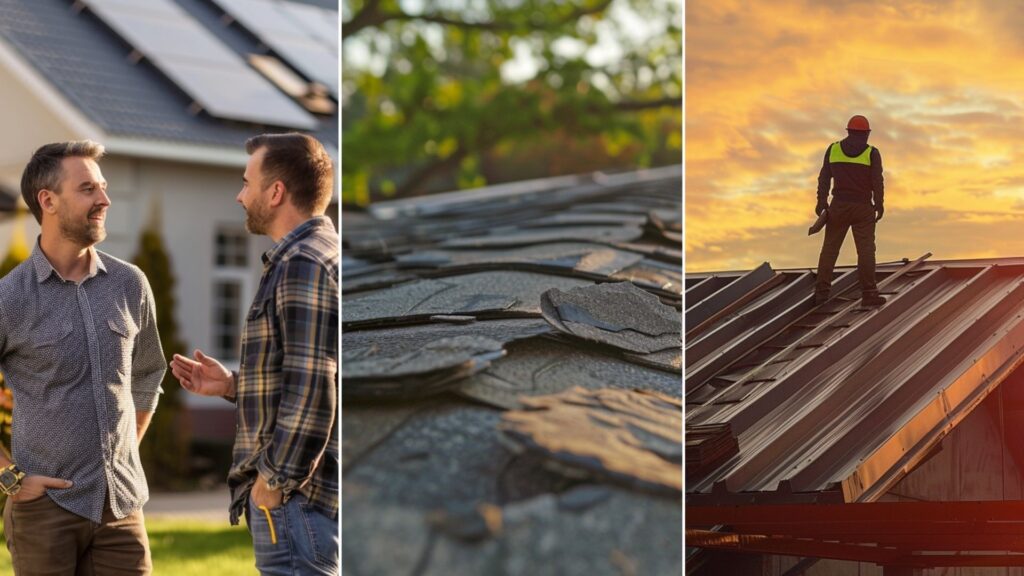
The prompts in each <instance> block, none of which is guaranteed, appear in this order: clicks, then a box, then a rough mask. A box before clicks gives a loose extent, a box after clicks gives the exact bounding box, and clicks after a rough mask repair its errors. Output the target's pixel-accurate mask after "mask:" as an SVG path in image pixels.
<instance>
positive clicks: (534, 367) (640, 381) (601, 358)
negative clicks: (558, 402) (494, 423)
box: [456, 338, 682, 409]
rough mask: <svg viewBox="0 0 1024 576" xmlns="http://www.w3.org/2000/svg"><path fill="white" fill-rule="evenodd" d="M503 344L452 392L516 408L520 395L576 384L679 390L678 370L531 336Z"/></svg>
mask: <svg viewBox="0 0 1024 576" xmlns="http://www.w3.org/2000/svg"><path fill="white" fill-rule="evenodd" d="M507 348H508V355H507V356H505V357H504V358H501V359H499V360H496V361H495V362H494V363H492V364H491V365H490V366H489V367H488V368H487V369H486V370H484V371H482V372H480V373H478V374H474V375H473V376H471V377H469V378H467V379H466V380H464V381H462V382H460V383H459V385H458V388H457V389H456V390H457V392H458V393H459V394H460V395H462V396H466V397H467V398H472V399H474V400H476V401H478V402H483V403H484V404H489V405H491V406H495V407H497V408H502V409H515V408H521V407H522V405H521V404H520V402H519V397H520V396H540V395H546V394H555V393H558V392H562V391H564V390H568V389H569V388H572V387H575V386H580V387H583V388H588V389H592V390H597V389H600V388H609V387H618V388H622V389H626V390H631V389H634V388H641V389H645V390H651V391H655V392H661V393H663V394H667V395H669V396H673V397H678V396H680V395H681V394H682V387H681V386H680V385H679V375H678V374H675V373H670V372H666V371H664V370H663V369H652V368H649V367H646V366H638V365H637V364H636V363H633V362H630V361H626V360H623V359H620V358H616V357H614V356H609V355H608V354H603V353H601V352H600V351H598V350H591V349H588V347H586V346H579V345H578V344H575V345H574V344H573V343H569V342H562V341H556V340H552V339H550V338H534V339H529V340H523V341H521V342H514V343H512V344H509V345H508V347H507Z"/></svg>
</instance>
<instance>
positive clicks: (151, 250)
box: [132, 218, 190, 487]
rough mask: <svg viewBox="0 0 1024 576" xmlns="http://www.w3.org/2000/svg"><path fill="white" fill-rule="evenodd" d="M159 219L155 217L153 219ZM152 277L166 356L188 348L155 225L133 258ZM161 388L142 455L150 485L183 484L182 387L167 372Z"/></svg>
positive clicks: (185, 447)
mask: <svg viewBox="0 0 1024 576" xmlns="http://www.w3.org/2000/svg"><path fill="white" fill-rule="evenodd" d="M155 220H156V219H155V218H154V221H155ZM132 263H134V264H135V265H136V266H138V267H139V268H140V269H142V271H143V272H144V273H145V274H146V277H147V278H148V279H149V285H150V286H151V287H152V288H153V300H154V303H155V304H156V322H157V329H158V331H159V333H160V343H161V345H162V347H163V354H164V358H170V357H171V356H173V355H174V354H181V353H184V351H185V346H184V344H182V343H181V340H180V339H179V338H178V323H177V321H176V320H175V317H174V311H175V308H176V304H175V301H174V300H175V299H174V284H175V281H174V275H173V274H172V272H171V262H170V258H169V257H168V256H167V251H166V249H165V248H164V242H163V238H162V237H161V235H160V232H159V231H158V230H157V227H156V225H155V224H151V225H149V226H147V228H146V229H145V230H144V231H143V232H142V236H141V237H140V239H139V251H138V253H137V254H136V255H135V256H134V257H133V258H132ZM161 387H162V388H163V390H164V393H163V394H162V395H161V398H160V404H159V405H158V406H157V409H156V411H155V412H154V413H153V419H152V421H151V422H150V425H149V430H148V431H147V432H146V437H145V440H144V441H143V442H142V444H140V445H139V455H140V456H141V458H142V465H143V468H145V470H146V477H147V478H148V479H149V482H150V485H158V486H160V485H162V486H163V487H180V486H181V485H183V484H185V483H186V480H187V475H188V472H189V463H188V454H189V452H188V447H189V441H190V438H189V435H188V432H187V427H186V426H183V425H182V422H181V419H182V401H181V393H180V386H178V383H177V381H176V380H175V379H174V376H173V375H172V374H171V373H170V371H168V372H167V374H166V375H165V376H164V379H163V382H161Z"/></svg>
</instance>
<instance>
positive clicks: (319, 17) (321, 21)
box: [282, 2, 340, 52]
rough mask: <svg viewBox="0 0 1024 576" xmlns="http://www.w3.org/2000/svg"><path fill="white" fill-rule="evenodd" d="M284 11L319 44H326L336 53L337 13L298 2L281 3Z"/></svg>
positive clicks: (337, 36) (337, 37)
mask: <svg viewBox="0 0 1024 576" xmlns="http://www.w3.org/2000/svg"><path fill="white" fill-rule="evenodd" d="M282 5H283V6H284V8H285V11H286V12H288V13H289V14H291V15H292V16H293V17H294V18H295V20H297V21H298V22H300V23H301V24H302V25H303V26H305V27H306V29H308V30H309V31H310V32H312V33H313V35H315V36H316V37H317V39H319V40H320V41H321V42H326V43H327V44H329V45H330V46H331V47H332V48H334V51H335V52H337V51H338V41H339V36H340V28H339V24H338V11H337V10H326V9H324V8H320V7H319V6H313V5H310V4H300V3H299V2H283V3H282Z"/></svg>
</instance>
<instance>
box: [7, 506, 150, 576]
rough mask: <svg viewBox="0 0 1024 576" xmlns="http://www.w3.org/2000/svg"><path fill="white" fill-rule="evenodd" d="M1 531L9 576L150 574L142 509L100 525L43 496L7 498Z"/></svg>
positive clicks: (106, 514)
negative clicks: (11, 571) (9, 563)
mask: <svg viewBox="0 0 1024 576" xmlns="http://www.w3.org/2000/svg"><path fill="white" fill-rule="evenodd" d="M4 533H5V534H6V536H7V549H8V550H9V551H10V552H11V560H12V562H13V564H14V574H15V576H40V575H45V576H148V575H149V574H152V572H153V563H152V560H151V559H150V555H149V537H148V536H147V535H146V525H145V521H144V520H143V517H142V510H139V511H136V512H135V513H133V514H130V515H129V516H127V517H125V518H122V519H120V520H118V519H117V518H115V517H114V513H113V512H112V511H111V510H110V505H109V503H108V504H107V506H106V507H105V508H104V511H103V522H102V523H100V524H97V523H95V522H93V521H92V520H89V519H88V518H82V517H81V516H79V515H77V514H73V513H71V512H68V511H67V510H65V509H63V508H61V507H60V506H58V505H57V504H56V503H55V502H54V501H53V500H52V499H50V497H49V496H45V495H44V496H42V497H40V498H36V499H34V500H29V501H27V502H12V501H11V499H10V498H8V499H7V505H6V506H5V507H4Z"/></svg>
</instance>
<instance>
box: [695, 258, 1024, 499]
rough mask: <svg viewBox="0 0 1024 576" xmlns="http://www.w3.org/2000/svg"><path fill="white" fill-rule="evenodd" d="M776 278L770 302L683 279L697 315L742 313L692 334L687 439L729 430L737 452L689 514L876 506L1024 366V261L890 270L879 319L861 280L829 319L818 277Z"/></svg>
mask: <svg viewBox="0 0 1024 576" xmlns="http://www.w3.org/2000/svg"><path fill="white" fill-rule="evenodd" d="M767 272H768V274H767V275H765V274H762V276H765V277H766V278H769V279H770V278H775V282H774V283H773V284H771V285H770V286H769V287H768V288H767V289H765V288H764V286H765V283H766V282H768V280H765V278H757V279H753V281H749V282H748V283H747V286H745V287H743V288H742V289H738V290H730V286H732V285H734V284H735V283H737V282H741V281H742V280H743V278H747V279H748V280H750V279H751V277H750V275H749V274H748V273H744V272H738V273H718V274H692V275H688V276H687V280H686V284H687V292H686V294H687V306H688V310H689V309H694V308H696V307H699V306H701V304H702V303H703V302H709V301H711V299H713V298H715V295H716V294H730V297H729V299H728V300H730V301H731V303H730V302H729V301H724V302H719V303H718V304H716V307H720V308H721V310H728V314H726V315H721V316H719V317H718V318H717V320H713V321H712V322H709V323H708V322H705V323H703V324H702V325H701V326H692V327H689V329H690V330H691V333H688V335H687V336H688V337H687V340H686V364H687V365H686V402H687V405H686V427H687V428H688V429H690V428H695V427H697V426H710V425H715V424H728V425H729V427H730V429H731V433H732V434H733V435H734V438H735V440H736V441H737V442H738V452H736V454H735V455H733V456H731V457H729V458H728V459H727V460H725V461H724V462H722V463H720V464H718V465H716V466H710V467H709V469H708V470H706V474H704V475H703V476H702V477H700V478H697V479H694V481H692V482H689V483H688V486H687V492H688V498H691V499H692V500H688V501H692V502H695V503H701V502H703V503H711V502H721V503H727V502H740V501H747V502H749V501H757V500H760V499H763V500H765V501H782V502H784V501H793V502H797V501H807V499H808V498H812V499H819V500H830V501H846V502H869V501H874V500H876V499H877V498H878V497H879V496H881V495H882V494H884V493H885V491H886V490H888V489H889V488H890V487H891V486H893V485H894V484H895V483H896V482H898V481H899V480H900V479H901V478H902V477H903V476H904V475H905V474H906V473H907V471H908V470H910V469H911V468H912V467H913V466H914V465H915V464H916V463H918V462H920V461H922V459H923V458H925V456H926V455H927V454H928V453H929V451H930V450H931V449H932V448H933V447H934V446H935V445H936V444H937V443H938V442H939V441H941V439H942V438H943V437H944V436H945V435H946V434H947V433H948V432H949V431H950V430H951V429H952V427H953V426H955V425H956V424H957V423H959V422H960V421H961V420H962V419H963V418H964V417H965V416H966V415H967V414H968V413H969V412H970V411H971V410H973V408H974V407H976V406H977V405H978V403H979V402H980V401H981V399H983V398H984V397H985V396H986V395H987V394H988V393H989V392H991V391H992V390H993V389H995V388H996V387H997V386H998V385H999V384H1000V383H1001V382H1002V381H1003V379H1005V378H1006V376H1007V375H1008V374H1010V373H1011V372H1012V371H1013V370H1014V369H1015V368H1016V367H1017V366H1018V365H1019V364H1020V363H1021V362H1022V360H1024V309H1022V308H1021V305H1020V302H1021V301H1022V297H1024V266H1022V265H1021V264H1020V262H1019V261H1015V260H1012V259H1007V260H998V259H996V260H976V261H937V262H927V261H924V260H923V259H919V260H917V261H914V262H909V261H905V262H900V263H892V264H884V265H880V266H879V269H878V276H879V279H880V282H879V287H880V289H881V290H882V292H883V294H886V295H887V296H888V297H889V301H888V302H887V303H886V304H885V305H884V306H882V307H880V308H877V309H868V308H863V307H861V306H860V305H859V294H858V289H857V287H856V284H857V281H856V277H855V275H856V272H855V271H854V270H850V269H845V270H839V272H840V274H838V277H837V278H836V279H835V280H834V282H833V290H832V292H833V294H837V296H836V297H834V298H833V299H832V300H830V301H829V302H827V303H825V304H823V305H821V306H815V305H814V303H813V297H812V294H813V275H812V274H811V273H810V271H801V270H787V271H773V270H771V269H770V268H768V269H767ZM758 290H760V291H761V292H760V293H757V294H752V293H754V292H756V291H758ZM735 303H739V304H738V305H735V306H734V305H733V304H735Z"/></svg>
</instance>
